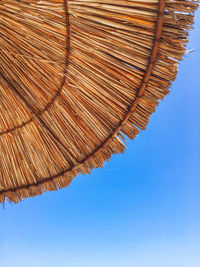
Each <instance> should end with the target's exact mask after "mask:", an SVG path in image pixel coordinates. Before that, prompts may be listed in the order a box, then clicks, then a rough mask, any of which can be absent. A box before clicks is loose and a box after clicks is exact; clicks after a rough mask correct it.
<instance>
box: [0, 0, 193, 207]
mask: <svg viewBox="0 0 200 267" xmlns="http://www.w3.org/2000/svg"><path fill="white" fill-rule="evenodd" d="M197 7H198V3H197V2H194V1H174V0H171V1H166V0H159V1H158V0H148V1H147V0H134V1H132V0H130V1H125V0H48V1H41V0H27V1H25V0H21V1H17V0H1V1H0V202H2V203H3V202H4V201H5V199H6V198H7V199H8V200H9V201H11V202H15V203H16V202H18V201H20V200H22V199H24V198H27V197H32V196H35V195H39V194H42V193H43V192H45V191H52V190H57V189H58V188H63V187H66V186H67V185H69V184H70V182H71V181H72V179H73V178H74V177H75V176H76V175H77V174H78V173H82V174H86V173H89V172H90V171H91V170H92V169H93V168H97V167H102V166H103V162H104V161H105V160H109V158H110V157H111V155H112V154H114V153H121V152H123V151H124V149H125V146H124V143H123V141H124V136H123V135H124V134H125V135H126V136H128V137H129V138H131V139H133V138H134V137H135V136H136V135H137V134H138V133H139V130H144V129H145V127H146V125H147V124H148V121H149V116H150V115H151V114H152V112H154V111H155V108H156V105H157V104H158V101H159V99H163V98H164V96H165V95H166V94H168V88H169V86H170V85H171V82H172V81H173V80H174V79H175V77H176V74H177V64H178V62H179V61H180V60H181V59H182V57H183V55H184V53H185V46H186V43H187V41H188V39H187V35H188V30H189V29H190V28H191V26H192V24H193V18H194V15H193V12H194V11H195V10H196V8H197Z"/></svg>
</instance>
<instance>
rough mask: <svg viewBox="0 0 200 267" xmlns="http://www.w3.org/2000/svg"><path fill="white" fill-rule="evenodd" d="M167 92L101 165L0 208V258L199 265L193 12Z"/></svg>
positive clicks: (12, 266) (198, 45)
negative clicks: (185, 45) (146, 121)
mask: <svg viewBox="0 0 200 267" xmlns="http://www.w3.org/2000/svg"><path fill="white" fill-rule="evenodd" d="M188 50H196V51H195V52H191V53H187V54H186V55H185V57H184V60H183V61H182V62H181V64H180V65H179V72H178V76H177V79H176V81H175V82H174V83H173V86H172V87H171V90H170V91H171V93H170V95H169V96H166V98H165V100H164V101H163V102H161V103H160V105H159V106H158V108H157V110H156V112H155V113H154V114H153V115H152V116H151V119H150V124H149V125H148V127H147V129H146V130H145V131H144V132H142V133H141V134H140V136H139V137H137V138H135V140H134V141H129V140H127V150H126V152H125V153H124V154H123V155H122V154H121V155H116V156H112V158H111V161H110V162H106V163H105V167H104V168H103V169H96V170H94V171H93V172H92V174H91V175H85V176H81V175H80V176H78V177H76V178H75V179H74V180H73V182H72V184H71V186H70V187H68V188H66V189H63V190H59V191H57V192H50V193H46V194H43V195H42V196H39V197H35V198H31V199H27V200H25V201H23V202H21V203H19V204H17V205H14V204H12V205H11V204H9V203H7V204H6V206H5V209H4V210H3V209H2V208H0V267H55V266H59V267H68V266H69V267H123V266H124V267H200V253H199V251H200V12H199V11H198V13H197V14H196V23H195V30H192V31H191V32H190V42H189V44H188Z"/></svg>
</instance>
